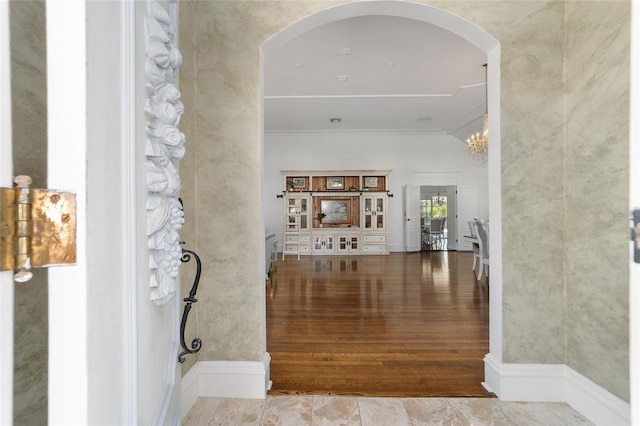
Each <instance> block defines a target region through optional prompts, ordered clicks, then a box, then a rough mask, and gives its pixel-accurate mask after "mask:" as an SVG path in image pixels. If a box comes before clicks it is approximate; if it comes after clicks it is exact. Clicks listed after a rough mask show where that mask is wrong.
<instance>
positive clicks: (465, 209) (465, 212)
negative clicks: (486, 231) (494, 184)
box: [458, 185, 478, 251]
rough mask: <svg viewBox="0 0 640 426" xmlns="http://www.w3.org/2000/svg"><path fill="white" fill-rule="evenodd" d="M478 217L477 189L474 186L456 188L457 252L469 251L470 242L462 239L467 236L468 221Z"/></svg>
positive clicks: (470, 247)
mask: <svg viewBox="0 0 640 426" xmlns="http://www.w3.org/2000/svg"><path fill="white" fill-rule="evenodd" d="M477 216H478V188H477V187H476V186H471V185H469V186H459V187H458V225H459V226H458V250H460V251H463V250H464V251H471V250H472V249H473V247H472V244H471V242H470V241H468V240H467V239H465V238H464V236H465V235H469V233H470V230H469V224H468V223H469V221H472V220H474V219H475V218H476V217H477Z"/></svg>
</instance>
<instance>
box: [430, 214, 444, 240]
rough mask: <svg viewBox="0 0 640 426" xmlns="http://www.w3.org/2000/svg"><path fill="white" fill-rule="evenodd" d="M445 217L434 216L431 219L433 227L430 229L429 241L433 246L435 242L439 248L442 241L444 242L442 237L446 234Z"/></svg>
mask: <svg viewBox="0 0 640 426" xmlns="http://www.w3.org/2000/svg"><path fill="white" fill-rule="evenodd" d="M442 224H443V219H442V218H440V217H434V218H433V219H431V227H430V230H429V243H430V244H431V246H432V247H433V245H434V244H435V246H436V248H439V246H440V243H441V242H442V237H443V236H444V231H443V229H442Z"/></svg>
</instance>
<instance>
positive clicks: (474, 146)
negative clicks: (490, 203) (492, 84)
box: [467, 64, 489, 167]
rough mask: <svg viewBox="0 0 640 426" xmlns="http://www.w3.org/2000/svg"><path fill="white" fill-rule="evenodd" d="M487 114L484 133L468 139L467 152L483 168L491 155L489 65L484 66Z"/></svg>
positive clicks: (483, 127)
mask: <svg viewBox="0 0 640 426" xmlns="http://www.w3.org/2000/svg"><path fill="white" fill-rule="evenodd" d="M483 66H484V90H485V92H484V96H485V97H484V99H485V113H484V123H483V125H482V133H480V132H478V133H476V134H475V135H471V137H470V138H469V139H467V150H468V153H469V156H470V157H471V159H472V160H473V161H474V162H475V163H476V164H478V165H480V166H482V167H486V166H487V160H488V154H489V94H488V85H487V64H484V65H483Z"/></svg>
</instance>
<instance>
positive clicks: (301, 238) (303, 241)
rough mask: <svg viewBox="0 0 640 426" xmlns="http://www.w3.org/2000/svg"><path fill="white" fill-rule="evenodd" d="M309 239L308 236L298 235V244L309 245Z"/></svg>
mask: <svg viewBox="0 0 640 426" xmlns="http://www.w3.org/2000/svg"><path fill="white" fill-rule="evenodd" d="M310 240H311V238H310V237H309V236H308V235H300V242H301V243H307V244H309V241H310Z"/></svg>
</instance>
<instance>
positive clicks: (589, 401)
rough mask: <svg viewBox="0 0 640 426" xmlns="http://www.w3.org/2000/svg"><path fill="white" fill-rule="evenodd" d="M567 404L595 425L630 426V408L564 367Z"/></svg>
mask: <svg viewBox="0 0 640 426" xmlns="http://www.w3.org/2000/svg"><path fill="white" fill-rule="evenodd" d="M565 377H566V383H565V386H566V389H567V403H568V404H569V405H570V406H572V407H573V408H574V409H575V410H576V411H578V412H579V413H581V414H582V415H583V416H585V417H586V418H587V419H589V420H590V421H592V422H593V423H595V424H597V425H608V426H614V425H630V424H631V406H630V404H629V403H628V402H625V401H623V400H621V399H620V398H618V397H617V396H615V395H613V394H612V393H611V392H609V391H607V390H605V389H603V388H602V387H600V386H598V385H596V384H595V383H593V382H592V381H591V380H589V379H587V378H586V377H584V376H583V375H582V374H579V373H577V372H576V371H575V370H573V369H571V368H570V367H566V371H565Z"/></svg>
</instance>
